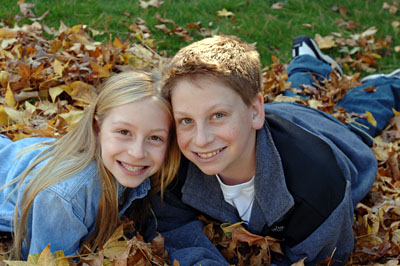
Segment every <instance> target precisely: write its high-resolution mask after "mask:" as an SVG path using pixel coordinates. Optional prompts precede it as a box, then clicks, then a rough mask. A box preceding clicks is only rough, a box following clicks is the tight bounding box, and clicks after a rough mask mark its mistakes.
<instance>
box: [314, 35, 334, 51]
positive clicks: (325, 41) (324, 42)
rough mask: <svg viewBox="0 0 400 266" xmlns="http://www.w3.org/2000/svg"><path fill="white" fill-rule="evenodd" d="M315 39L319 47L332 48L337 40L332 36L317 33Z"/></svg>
mask: <svg viewBox="0 0 400 266" xmlns="http://www.w3.org/2000/svg"><path fill="white" fill-rule="evenodd" d="M314 39H315V41H316V42H317V43H318V47H319V49H330V48H332V47H334V46H335V41H334V40H333V39H332V36H326V37H322V36H321V35H319V34H315V38H314Z"/></svg>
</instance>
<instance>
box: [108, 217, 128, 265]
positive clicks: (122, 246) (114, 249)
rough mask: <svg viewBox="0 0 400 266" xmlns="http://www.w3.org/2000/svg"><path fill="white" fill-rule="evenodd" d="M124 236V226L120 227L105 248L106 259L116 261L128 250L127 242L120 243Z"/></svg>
mask: <svg viewBox="0 0 400 266" xmlns="http://www.w3.org/2000/svg"><path fill="white" fill-rule="evenodd" d="M123 235H124V227H123V225H120V226H119V227H118V228H117V229H116V230H115V232H114V233H113V234H112V236H111V237H110V238H109V239H108V240H107V242H106V243H105V244H104V246H103V247H104V256H105V257H107V258H111V259H114V258H118V257H119V256H121V255H122V254H123V253H124V252H125V250H126V248H127V241H126V240H122V241H119V239H120V238H121V237H122V236H123Z"/></svg>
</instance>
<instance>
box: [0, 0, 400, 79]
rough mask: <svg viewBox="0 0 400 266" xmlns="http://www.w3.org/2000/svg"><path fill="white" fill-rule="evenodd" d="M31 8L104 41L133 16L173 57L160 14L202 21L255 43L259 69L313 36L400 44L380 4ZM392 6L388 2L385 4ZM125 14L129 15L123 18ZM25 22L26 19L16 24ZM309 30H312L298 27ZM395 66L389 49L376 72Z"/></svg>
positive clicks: (91, 3) (8, 13) (235, 1)
mask: <svg viewBox="0 0 400 266" xmlns="http://www.w3.org/2000/svg"><path fill="white" fill-rule="evenodd" d="M0 1H1V2H3V3H1V5H0V19H2V20H3V22H4V23H5V24H9V25H12V24H13V23H14V22H15V19H14V17H15V15H16V14H18V13H19V7H18V5H17V0H0ZM26 2H27V3H34V4H35V7H34V8H32V11H33V12H34V13H35V15H36V16H37V17H38V16H40V15H41V14H43V13H44V12H45V11H47V10H50V13H49V14H48V15H47V17H46V18H45V19H44V21H43V22H44V23H45V24H46V25H48V26H52V27H55V28H58V27H59V24H60V21H63V22H64V23H65V24H66V25H68V26H73V25H76V24H86V25H89V26H90V27H92V28H94V29H96V30H101V31H104V32H105V34H104V35H103V36H100V37H99V36H97V37H96V39H98V40H104V39H108V38H109V36H110V34H111V35H112V36H115V35H117V34H119V35H120V36H121V37H125V36H126V35H127V34H128V33H129V30H128V26H129V25H130V24H131V23H132V21H134V20H135V19H136V18H137V17H140V18H142V19H144V20H145V21H146V25H147V26H148V27H149V29H150V31H151V32H152V34H153V38H154V39H155V41H156V42H155V45H156V46H155V49H156V50H157V51H158V52H159V53H163V54H164V53H165V54H166V55H168V56H172V55H173V54H174V53H175V52H176V51H177V50H178V49H179V48H181V47H183V46H185V45H187V44H188V43H187V42H185V41H183V40H182V39H181V38H180V37H178V36H176V35H168V34H166V33H163V32H161V31H160V30H158V29H156V28H155V27H154V26H155V25H157V24H160V23H159V22H158V21H157V19H156V18H155V14H156V13H159V14H160V15H161V17H162V18H167V19H172V20H174V21H175V23H176V24H178V25H179V26H181V27H185V26H186V25H187V24H189V23H191V22H194V23H196V22H202V25H201V26H202V27H204V28H206V29H208V30H213V31H215V32H218V33H222V34H230V35H231V34H232V35H236V36H238V37H240V38H241V39H242V40H244V41H246V42H250V43H256V44H257V49H258V51H259V52H260V54H261V60H262V64H263V65H268V64H270V63H271V62H272V60H271V56H272V55H275V56H276V57H278V58H279V59H280V60H281V61H283V62H285V63H288V62H289V61H290V58H291V45H292V39H293V38H294V37H296V36H297V35H302V34H306V35H310V36H312V37H314V36H315V34H316V33H318V34H320V35H322V36H326V35H329V34H331V33H332V32H339V33H343V34H344V35H345V36H349V35H350V34H352V33H361V32H362V31H364V30H366V29H368V28H369V27H371V26H376V27H377V28H378V32H377V34H376V38H384V37H385V36H391V37H392V40H393V45H392V47H394V46H396V45H400V40H399V38H398V37H399V36H398V30H399V29H394V28H393V27H392V25H391V23H392V21H395V20H400V18H399V16H398V14H399V13H400V11H399V12H398V13H397V14H394V15H393V14H391V13H389V11H388V10H387V9H386V10H385V9H383V8H382V6H383V3H384V2H385V0H352V1H348V0H339V1H337V0H324V1H317V0H314V1H311V0H287V1H280V2H282V3H284V4H285V6H284V8H283V9H278V10H274V9H271V5H272V4H274V3H275V2H277V0H273V1H271V0H247V1H243V0H240V1H239V0H230V1H228V0H203V1H200V0H192V1H189V0H164V4H162V5H161V6H160V7H158V8H154V7H149V8H147V9H143V8H141V7H140V5H139V1H138V0H114V1H109V0H98V1H95V0H87V1H80V0H70V1H67V0H26ZM386 2H388V3H389V4H392V2H391V1H386ZM333 6H340V7H344V8H346V9H347V14H341V13H339V12H335V11H333V10H332V7H333ZM223 8H226V9H227V10H228V11H231V12H233V13H234V16H233V18H232V17H229V18H225V17H218V16H217V15H216V14H217V11H218V10H222V9H223ZM124 12H127V13H129V14H130V15H131V16H130V17H129V16H127V15H125V14H124ZM338 19H344V20H347V21H348V20H353V21H354V22H356V23H357V24H359V25H360V28H358V29H354V30H351V31H349V30H346V29H345V28H344V27H339V26H338V24H337V22H336V21H337V20H338ZM23 22H27V21H26V20H24V21H21V22H19V24H21V23H23ZM303 24H309V25H311V28H309V27H305V26H303ZM188 31H189V32H190V36H191V37H192V38H193V39H194V40H199V39H202V38H203V36H202V35H201V34H200V33H199V32H196V31H195V30H193V29H192V30H188ZM325 52H326V53H328V54H330V55H332V56H339V57H340V56H343V55H341V54H340V53H339V52H338V49H337V48H333V49H330V50H326V51H325ZM398 67H400V54H398V53H397V54H396V53H395V52H394V51H393V49H392V50H391V51H389V52H387V53H386V54H385V56H384V57H383V58H382V59H381V60H379V67H378V71H383V72H388V71H391V70H393V69H395V68H398Z"/></svg>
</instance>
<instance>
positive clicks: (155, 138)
mask: <svg viewBox="0 0 400 266" xmlns="http://www.w3.org/2000/svg"><path fill="white" fill-rule="evenodd" d="M149 139H150V140H151V141H157V142H159V141H163V138H161V137H160V136H155V135H154V136H150V137H149Z"/></svg>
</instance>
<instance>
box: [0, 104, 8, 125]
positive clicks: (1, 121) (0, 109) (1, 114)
mask: <svg viewBox="0 0 400 266" xmlns="http://www.w3.org/2000/svg"><path fill="white" fill-rule="evenodd" d="M7 124H8V116H7V113H6V111H5V110H4V105H0V125H1V126H2V125H7Z"/></svg>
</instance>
